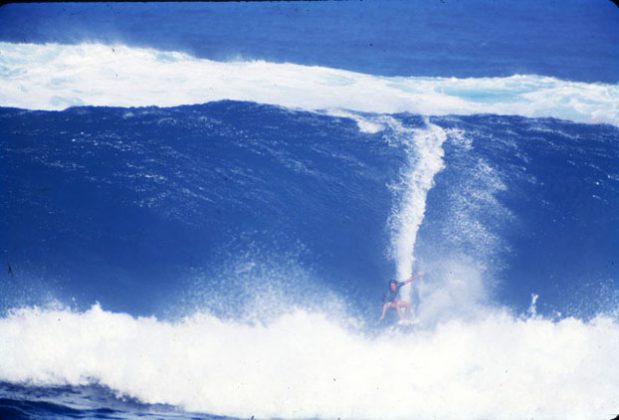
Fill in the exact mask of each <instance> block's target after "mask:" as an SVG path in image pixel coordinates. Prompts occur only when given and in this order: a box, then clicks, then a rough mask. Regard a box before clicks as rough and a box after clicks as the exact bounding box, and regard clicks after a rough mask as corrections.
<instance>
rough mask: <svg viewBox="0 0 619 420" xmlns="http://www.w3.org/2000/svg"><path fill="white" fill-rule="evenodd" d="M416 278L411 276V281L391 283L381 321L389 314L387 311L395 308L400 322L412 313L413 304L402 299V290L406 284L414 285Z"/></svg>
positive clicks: (420, 275) (421, 274)
mask: <svg viewBox="0 0 619 420" xmlns="http://www.w3.org/2000/svg"><path fill="white" fill-rule="evenodd" d="M422 276H423V273H419V274H417V277H422ZM413 279H414V276H411V277H410V278H409V279H407V280H404V281H396V280H391V281H390V282H389V289H388V290H387V293H385V301H384V303H383V311H382V313H381V314H380V320H381V321H382V320H383V319H384V318H385V314H386V313H387V309H390V308H393V309H395V311H396V312H397V314H398V316H399V317H400V321H402V320H404V318H405V317H407V316H408V315H409V314H410V312H411V304H410V303H409V302H407V301H405V300H402V299H400V288H401V287H402V286H404V285H405V284H409V283H412V282H413ZM402 310H404V314H402Z"/></svg>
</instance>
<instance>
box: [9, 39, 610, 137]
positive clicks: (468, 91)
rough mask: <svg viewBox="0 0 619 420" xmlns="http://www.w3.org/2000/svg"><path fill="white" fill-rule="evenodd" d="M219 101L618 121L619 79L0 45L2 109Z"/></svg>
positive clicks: (117, 48)
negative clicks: (364, 68)
mask: <svg viewBox="0 0 619 420" xmlns="http://www.w3.org/2000/svg"><path fill="white" fill-rule="evenodd" d="M223 99H231V100H240V101H251V102H257V103H264V104H271V105H279V106H284V107H289V108H298V109H305V110H312V111H313V110H326V109H347V110H351V111H357V112H371V113H380V114H385V113H398V112H410V113H414V114H421V115H447V114H459V115H470V114H480V113H492V114H500V115H522V116H526V117H556V118H562V119H568V120H573V121H578V122H587V123H610V124H615V125H619V85H609V84H599V83H581V82H571V81H565V80H559V79H555V78H552V77H544V76H536V75H514V76H511V77H484V78H468V79H457V78H440V77H382V76H373V75H369V74H361V73H355V72H352V71H345V70H338V69H333V68H327V67H318V66H302V65H296V64H289V63H279V64H278V63H269V62H264V61H235V62H217V61H211V60H207V59H198V58H195V57H192V56H190V55H187V54H184V53H179V52H163V51H157V50H153V49H145V48H133V47H127V46H123V45H103V44H79V45H59V44H44V45H38V44H20V43H7V42H0V106H10V107H18V108H26V109H46V110H60V109H64V108H67V107H70V106H75V105H96V106H123V107H131V106H151V105H156V106H177V105H184V104H197V103H205V102H209V101H217V100H223Z"/></svg>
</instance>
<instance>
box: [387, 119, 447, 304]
mask: <svg viewBox="0 0 619 420" xmlns="http://www.w3.org/2000/svg"><path fill="white" fill-rule="evenodd" d="M388 122H389V125H390V127H391V129H392V130H393V132H394V135H395V136H396V137H399V138H400V139H401V141H402V142H403V143H404V145H405V146H406V149H407V154H408V159H409V162H408V164H407V166H406V167H405V169H404V171H403V173H402V179H401V181H400V183H399V184H398V185H396V186H395V190H396V192H397V191H398V190H399V192H398V193H397V194H396V195H398V196H399V202H398V203H397V205H396V207H394V209H393V211H392V214H391V217H390V225H391V229H392V252H393V257H394V259H395V262H396V271H397V276H398V278H399V279H400V280H404V279H408V278H409V277H411V275H412V274H413V264H414V250H415V241H416V240H417V232H418V231H419V227H420V226H421V223H422V222H423V218H424V216H425V212H426V201H427V195H428V191H429V190H430V189H431V188H432V186H433V185H434V176H435V175H436V174H437V173H438V172H439V171H440V170H441V169H443V166H444V165H443V154H444V152H443V142H444V141H445V139H446V138H447V135H446V133H445V131H444V130H443V129H442V128H440V127H438V126H436V125H434V124H431V123H430V122H429V121H428V120H426V121H425V123H426V127H425V128H423V129H406V128H405V127H403V126H402V124H400V123H399V122H398V121H397V120H395V119H393V118H390V119H389V120H388ZM411 290H412V288H411V286H410V284H408V285H405V286H404V287H403V288H402V290H401V292H400V293H401V297H402V298H403V299H404V300H407V301H410V299H411Z"/></svg>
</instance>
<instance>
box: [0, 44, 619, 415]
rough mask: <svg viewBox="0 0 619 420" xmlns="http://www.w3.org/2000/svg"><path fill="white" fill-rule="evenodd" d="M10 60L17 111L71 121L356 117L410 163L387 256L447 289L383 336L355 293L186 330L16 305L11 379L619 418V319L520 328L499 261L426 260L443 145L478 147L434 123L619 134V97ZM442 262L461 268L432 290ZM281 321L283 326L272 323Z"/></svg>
mask: <svg viewBox="0 0 619 420" xmlns="http://www.w3.org/2000/svg"><path fill="white" fill-rule="evenodd" d="M0 53H1V54H0V106H3V107H14V108H21V109H26V110H53V111H61V110H64V109H66V108H68V107H73V106H110V107H111V106H114V107H145V106H157V107H172V106H178V105H187V104H202V103H207V102H215V101H219V100H234V101H248V102H255V103H258V104H268V105H276V106H279V107H284V108H287V109H294V110H303V111H310V112H314V113H317V114H320V115H328V116H330V117H333V118H345V119H352V120H353V121H355V123H356V125H357V127H358V129H359V131H360V132H361V133H383V137H384V140H385V147H393V146H394V145H397V146H398V147H403V148H404V149H405V150H406V151H407V159H406V162H405V164H404V165H403V167H402V168H400V177H399V179H398V181H397V182H396V183H394V184H393V185H390V186H389V188H390V190H391V192H392V194H393V203H394V204H393V206H392V208H391V209H387V211H386V214H385V220H386V223H385V224H386V229H387V230H388V231H389V232H390V233H389V234H390V240H391V241H390V248H389V249H388V250H385V252H386V253H388V254H389V256H390V257H391V258H392V260H393V263H394V265H395V267H396V270H395V271H396V275H397V277H398V278H399V279H405V278H407V277H409V276H410V275H411V274H412V273H413V272H415V271H419V270H420V269H424V268H426V270H424V271H429V273H428V275H429V276H430V278H431V281H430V280H428V281H427V282H424V281H421V282H419V283H415V284H414V288H413V289H412V290H406V292H405V296H406V298H407V299H410V300H413V301H415V296H416V301H415V302H414V303H415V305H414V306H415V308H416V313H415V316H416V317H417V318H418V319H419V320H421V322H422V323H421V326H420V327H419V328H417V329H416V330H415V331H413V332H402V331H399V330H391V329H389V330H384V329H380V330H377V329H376V328H373V327H372V326H371V325H370V322H369V321H368V320H364V319H360V318H359V317H356V316H355V315H354V314H351V313H349V312H348V311H347V309H346V305H345V304H344V303H343V301H344V300H345V297H343V296H340V297H333V296H329V297H328V298H327V297H325V296H320V297H319V298H318V299H317V300H318V301H322V302H329V304H328V305H325V307H324V308H318V307H315V306H313V307H308V306H304V305H303V303H297V304H296V305H294V306H293V307H292V308H283V307H277V308H276V310H275V315H273V311H272V309H273V305H274V303H273V302H276V303H275V305H277V302H280V301H281V299H280V296H269V295H268V294H267V295H265V296H260V297H259V298H257V299H256V300H257V302H256V303H255V306H252V310H253V315H252V314H248V313H243V315H242V316H240V317H239V318H237V319H234V318H230V317H222V316H217V315H216V314H214V313H212V312H213V311H210V310H209V309H210V308H208V307H207V308H201V309H198V310H195V311H194V312H193V313H191V314H189V315H183V316H180V317H171V319H164V318H163V317H156V316H151V317H138V316H134V315H131V314H126V313H118V312H112V311H109V310H106V309H105V305H99V304H93V305H92V307H90V309H88V310H78V309H72V308H71V307H70V305H66V304H65V303H64V302H61V303H58V302H53V303H51V304H49V305H39V306H29V307H15V308H11V309H10V310H8V311H6V313H5V315H4V316H3V317H2V318H0V381H2V382H9V383H15V384H26V385H28V386H47V387H55V386H63V385H71V386H84V385H88V384H98V385H101V386H103V387H106V388H109V389H110V390H111V391H112V392H113V393H114V394H115V395H117V396H118V397H119V398H124V397H131V398H136V399H138V400H139V401H140V402H143V403H147V404H170V405H173V406H176V407H180V408H181V409H183V410H187V411H192V412H203V413H209V414H213V415H222V416H232V417H239V418H251V417H252V416H255V418H291V419H293V418H294V419H303V418H355V419H377V418H381V419H427V418H442V419H462V418H467V419H487V418H493V419H514V418H536V419H538V418H539V419H558V418H570V419H583V420H584V419H592V418H612V417H614V416H615V415H616V414H617V413H618V410H619V365H617V363H615V361H616V354H618V353H619V324H618V322H617V314H616V313H614V312H612V311H609V312H608V313H606V312H605V313H599V314H597V315H596V316H595V317H592V318H591V319H578V318H575V317H562V316H561V315H560V314H557V316H555V317H544V316H541V315H538V313H537V311H536V306H535V305H536V301H537V297H534V298H533V300H532V303H531V307H530V308H529V311H528V312H527V313H524V314H520V313H515V312H514V311H512V310H510V309H509V308H506V307H501V306H499V305H497V304H496V303H494V302H493V301H492V293H491V290H490V289H491V287H490V285H489V284H488V283H487V281H486V280H485V279H484V268H483V265H484V264H479V265H478V264H470V265H468V264H467V263H466V261H461V260H452V259H449V258H445V259H444V260H442V261H438V262H436V261H435V262H434V263H433V264H434V265H432V264H428V267H424V266H423V262H421V263H419V262H418V260H417V258H416V255H415V247H416V242H417V235H418V232H419V229H420V227H421V226H422V225H423V223H424V217H425V213H426V205H427V201H428V194H429V193H431V191H432V188H433V186H434V183H435V179H436V176H437V174H439V173H440V172H441V171H442V170H444V169H445V167H446V162H445V159H444V157H445V150H444V147H443V146H444V144H445V143H446V142H448V141H452V142H454V143H458V144H461V147H463V148H466V147H468V146H467V143H466V142H467V140H466V137H467V136H470V135H474V134H470V133H463V132H462V131H459V130H456V129H449V128H442V127H441V126H439V125H438V124H436V122H435V121H434V120H433V119H432V116H445V115H476V114H496V115H518V116H522V117H526V118H543V117H544V118H545V117H549V118H557V119H563V120H570V121H575V122H582V123H588V124H611V125H615V126H617V125H619V86H617V85H609V84H601V83H582V82H574V81H566V80H559V79H556V78H552V77H547V76H539V75H514V76H511V77H502V78H500V77H496V78H493V77H487V78H475V79H458V78H431V77H414V76H411V77H382V76H374V75H367V74H360V73H355V72H351V71H345V70H339V69H332V68H325V67H309V66H300V65H296V64H291V63H269V62H263V61H232V62H215V61H210V60H206V59H198V58H195V57H192V56H190V55H188V54H185V53H181V52H170V51H158V50H153V49H145V48H135V47H128V46H124V45H103V44H88V43H86V44H78V45H60V44H45V45H36V44H16V43H6V42H4V43H0ZM35 63H36V65H35ZM397 113H407V114H420V115H423V116H425V117H424V120H423V125H424V127H422V128H410V127H407V126H405V125H404V124H403V123H402V122H401V119H400V117H399V116H398V115H394V114H397ZM127 115H128V116H127V118H131V115H130V110H128V114H127ZM481 164H483V162H482V163H480V165H481ZM487 176H488V178H489V179H491V181H492V182H490V181H488V182H489V183H490V184H492V188H494V190H493V191H500V190H504V189H505V188H506V187H505V186H504V185H503V184H501V183H500V182H499V181H498V180H495V178H492V177H493V176H495V175H494V174H492V173H491V170H490V169H489V170H488V175H487ZM490 195H491V197H490V198H485V197H482V198H481V199H486V200H487V201H490V200H491V199H492V198H493V196H492V194H490ZM496 206H498V204H496ZM499 210H501V209H498V210H497V211H499ZM506 217H507V216H506ZM481 240H482V239H481V238H480V241H481ZM492 246H494V242H492V241H490V240H488V243H487V244H486V247H488V248H491V247H492ZM488 252H490V251H488ZM482 257H483V254H480V258H482ZM482 263H486V261H482ZM436 264H440V265H442V266H443V267H445V268H444V269H443V271H440V272H439V273H436V274H435V275H434V278H432V277H431V275H432V272H431V270H432V268H433V267H435V266H436ZM531 292H532V293H533V292H534V291H531ZM540 299H543V296H541V298H540ZM175 303H176V302H170V304H171V305H174V304H175ZM267 306H268V307H269V310H270V311H271V312H269V316H256V315H255V314H259V313H261V310H263V309H265V307H267ZM265 310H266V309H265ZM377 315H378V312H377Z"/></svg>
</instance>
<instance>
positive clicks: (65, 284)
mask: <svg viewBox="0 0 619 420" xmlns="http://www.w3.org/2000/svg"><path fill="white" fill-rule="evenodd" d="M0 47H2V48H4V49H5V51H4V52H6V54H3V57H2V58H1V59H0V60H3V61H2V65H3V67H2V68H0V77H1V78H2V79H3V80H4V81H7V83H6V84H3V85H2V86H0V94H1V96H2V97H1V98H0V99H1V100H2V102H1V103H2V104H3V105H5V106H7V107H4V108H0V183H1V185H2V186H3V193H4V194H3V195H2V198H0V212H1V213H0V229H1V231H2V232H3V236H2V241H0V244H1V246H2V253H3V258H4V261H3V263H4V264H6V267H5V268H6V269H5V270H3V273H2V274H1V275H0V305H1V306H0V309H1V312H2V318H0V343H2V345H1V346H0V381H1V382H0V397H1V398H0V413H9V414H10V415H19V413H22V414H24V413H25V414H24V415H35V416H36V415H39V414H40V413H43V414H41V415H56V416H65V417H70V416H72V415H80V416H90V415H93V416H94V415H97V416H101V417H106V416H108V417H113V416H116V415H119V416H130V415H132V414H131V413H133V412H138V413H139V415H153V416H167V415H168V414H169V413H170V410H172V411H174V410H176V407H180V409H183V410H189V411H195V412H206V413H210V415H215V416H217V415H225V416H238V417H250V416H253V415H256V416H258V417H278V418H281V417H284V418H313V417H318V418H324V417H327V418H335V417H351V418H415V417H417V418H428V417H432V416H436V415H440V416H441V417H442V418H462V417H466V418H486V417H493V418H512V417H513V416H514V415H519V416H521V417H544V418H564V417H566V416H568V415H569V416H570V417H572V418H583V419H584V418H590V417H593V416H595V417H599V416H604V415H606V414H607V413H609V412H611V411H612V410H613V409H614V407H616V406H617V399H616V396H617V395H619V394H618V392H617V390H618V389H619V384H618V383H617V380H616V378H619V372H618V371H617V367H616V364H615V363H613V361H614V359H615V355H616V352H617V349H618V348H619V329H618V328H617V321H616V319H617V307H618V301H619V296H618V292H617V286H616V283H615V282H616V276H617V270H616V266H615V261H616V259H617V249H619V243H618V241H619V235H617V227H618V226H619V216H618V215H617V212H616V209H617V208H618V207H619V202H618V200H619V194H618V193H619V173H618V172H617V168H618V165H617V162H619V148H618V146H617V144H618V141H619V129H618V128H617V126H616V124H617V121H618V119H617V118H618V117H617V109H616V106H615V105H614V102H615V98H616V97H617V86H616V85H599V84H585V83H573V82H566V81H563V80H559V79H554V78H548V77H541V76H534V75H529V76H513V77H504V78H487V79H441V78H415V77H412V78H398V77H394V78H385V77H376V76H371V75H364V74H359V73H352V72H344V71H341V70H335V69H328V68H321V67H318V68H313V67H312V68H310V67H304V66H296V65H287V64H273V63H265V62H236V63H217V62H211V61H208V60H197V59H194V58H192V57H190V56H187V55H184V54H177V53H161V52H157V51H153V50H142V49H135V48H128V47H123V46H105V45H89V44H86V45H78V46H71V47H68V46H59V45H47V46H36V45H25V44H0ZM110 51H112V53H110ZM31 53H32V54H34V57H35V58H34V61H33V59H32V57H33V56H32V55H31ZM109 54H112V55H111V56H110V55H109ZM85 57H86V58H88V59H86V60H85V59H84V58H85ZM110 57H113V59H110ZM108 59H110V60H111V61H110V60H108ZM33 62H37V63H38V65H39V67H37V68H38V70H39V71H34V72H32V70H30V66H31V64H32V63H33ZM67 63H73V65H74V66H73V67H72V68H73V69H75V70H76V71H75V72H74V73H71V74H69V73H66V74H65V77H63V78H58V77H54V76H50V75H52V74H54V71H48V70H50V69H52V70H53V69H56V70H58V69H59V71H61V72H64V70H62V69H66V68H67ZM119 63H122V64H119ZM145 64H146V66H145ZM145 68H148V69H151V68H152V69H153V71H152V72H145V71H144V69H145ZM114 71H122V72H124V73H123V77H121V79H122V81H121V82H120V84H118V83H117V82H116V81H115V79H116V76H115V73H114ZM63 74H64V73H63ZM170 74H173V75H175V77H173V78H170V77H168V76H169V75H170ZM144 75H146V76H145V77H147V79H144V78H143V77H142V76H144ZM183 75H184V76H183ZM189 75H192V77H189ZM196 75H207V76H208V77H206V79H205V80H202V79H201V78H200V77H196ZM153 82H157V83H153ZM364 87H365V88H367V90H362V89H361V88H364ZM113 88H121V89H122V91H120V92H116V93H115V92H113V90H114V89H113ZM222 98H223V99H237V100H224V101H221V100H219V99H222ZM238 99H244V100H247V101H239V100H238ZM201 102H206V103H202V104H199V103H201ZM187 103H198V104H196V105H182V106H179V104H187ZM71 104H86V105H102V104H107V105H114V107H102V106H98V107H97V106H78V107H72V108H66V106H67V105H71ZM132 105H139V107H131V106H132ZM144 105H159V106H144ZM163 105H173V106H170V107H162V106H163ZM8 106H11V107H8ZM15 106H18V107H21V108H12V107H15ZM24 108H26V109H24ZM33 109H54V111H36V110H33ZM513 114H516V115H513ZM552 117H554V118H552ZM569 120H572V121H569ZM608 123H610V124H615V125H609V124H608ZM413 270H414V271H419V270H422V271H425V273H426V274H425V276H424V277H423V278H422V279H421V280H419V281H416V282H415V283H414V287H413V288H412V290H411V291H407V292H406V293H407V294H406V296H405V297H406V298H409V299H411V300H412V301H413V304H414V305H413V307H414V312H415V318H417V319H418V320H419V321H420V323H421V324H420V325H421V326H418V327H416V330H415V331H414V332H413V333H410V334H403V333H402V332H401V331H399V330H393V329H390V328H389V327H388V325H385V324H377V323H376V319H377V318H378V314H379V309H380V305H381V303H382V302H381V297H382V293H383V291H384V289H385V286H386V284H385V283H386V281H387V280H388V279H389V278H393V277H398V278H404V277H406V276H408V275H410V274H411V273H412V272H413ZM391 315H393V314H391ZM393 316H394V315H393ZM394 317H395V316H394ZM396 369H398V371H400V372H402V375H401V377H399V378H398V379H399V381H398V385H397V386H394V384H393V372H394V370H396ZM542 378H543V379H542ZM497 389H502V390H504V392H501V393H500V395H499V394H497V392H496V390H497ZM557 390H561V391H560V392H557ZM387 391H388V392H387ZM111 394H114V395H116V396H120V397H130V398H131V399H130V400H129V401H128V402H126V404H125V403H123V404H121V403H119V402H118V401H110V398H111V397H110V395H111ZM446 395H447V396H449V397H450V402H449V404H446V403H445V396H446ZM84 401H90V402H88V403H85V402H84ZM93 401H94V402H93ZM583 401H584V403H583ZM50 403H51V404H50ZM142 404H145V405H142ZM160 404H164V405H160ZM84 406H86V408H84ZM101 406H103V407H104V408H103V410H102V411H97V407H101ZM506 408H507V409H506ZM2 410H4V411H2ZM437 413H438V414H437ZM592 413H593V415H592ZM178 415H179V416H192V414H189V413H187V412H181V413H179V414H178ZM172 417H173V416H172Z"/></svg>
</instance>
